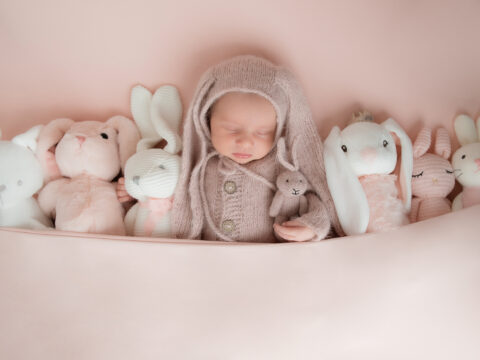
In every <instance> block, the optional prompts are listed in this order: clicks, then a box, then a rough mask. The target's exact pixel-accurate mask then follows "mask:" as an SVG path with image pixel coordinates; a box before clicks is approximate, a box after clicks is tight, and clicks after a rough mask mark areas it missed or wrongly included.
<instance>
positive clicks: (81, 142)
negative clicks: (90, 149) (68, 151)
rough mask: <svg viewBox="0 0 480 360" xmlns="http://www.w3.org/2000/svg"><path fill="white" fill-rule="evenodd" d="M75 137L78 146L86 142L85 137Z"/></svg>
mask: <svg viewBox="0 0 480 360" xmlns="http://www.w3.org/2000/svg"><path fill="white" fill-rule="evenodd" d="M75 137H76V138H77V140H78V142H79V143H80V145H82V144H83V143H84V142H85V140H86V138H85V136H75Z"/></svg>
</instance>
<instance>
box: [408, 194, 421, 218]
mask: <svg viewBox="0 0 480 360" xmlns="http://www.w3.org/2000/svg"><path fill="white" fill-rule="evenodd" d="M421 201H422V200H421V199H419V198H413V199H412V208H411V210H410V222H411V223H414V222H417V220H418V210H419V209H420V202H421Z"/></svg>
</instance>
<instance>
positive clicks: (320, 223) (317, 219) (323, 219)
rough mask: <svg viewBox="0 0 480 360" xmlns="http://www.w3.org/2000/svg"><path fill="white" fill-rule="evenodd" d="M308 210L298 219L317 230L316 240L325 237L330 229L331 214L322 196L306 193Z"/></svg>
mask: <svg viewBox="0 0 480 360" xmlns="http://www.w3.org/2000/svg"><path fill="white" fill-rule="evenodd" d="M305 201H306V203H307V209H308V211H307V212H306V213H305V214H303V215H302V216H301V217H299V218H298V219H297V220H298V221H299V222H301V223H302V224H304V225H306V226H308V227H309V228H310V229H312V230H313V231H314V232H315V235H316V236H315V238H314V239H315V240H321V239H324V238H325V237H326V236H327V235H328V233H329V231H330V216H329V214H328V211H327V208H326V207H325V205H324V204H323V202H322V201H321V200H320V198H319V197H318V196H317V195H316V194H314V193H312V192H308V193H306V194H305Z"/></svg>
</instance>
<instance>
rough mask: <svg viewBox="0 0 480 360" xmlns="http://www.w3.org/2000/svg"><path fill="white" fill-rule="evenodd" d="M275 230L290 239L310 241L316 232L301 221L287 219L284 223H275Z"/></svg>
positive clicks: (279, 234) (284, 237)
mask: <svg viewBox="0 0 480 360" xmlns="http://www.w3.org/2000/svg"><path fill="white" fill-rule="evenodd" d="M273 230H274V231H275V233H276V234H277V235H278V236H280V237H281V238H283V239H285V240H289V241H309V240H312V239H313V238H314V237H315V233H314V232H313V230H312V229H310V228H309V227H308V226H305V225H303V224H302V223H301V222H300V221H297V220H291V221H286V222H284V223H283V224H282V225H280V224H273Z"/></svg>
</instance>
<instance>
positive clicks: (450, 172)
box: [445, 170, 453, 174]
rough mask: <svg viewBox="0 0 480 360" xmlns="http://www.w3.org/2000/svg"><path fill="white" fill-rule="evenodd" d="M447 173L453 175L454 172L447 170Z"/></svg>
mask: <svg viewBox="0 0 480 360" xmlns="http://www.w3.org/2000/svg"><path fill="white" fill-rule="evenodd" d="M445 171H446V172H447V174H453V171H450V170H445Z"/></svg>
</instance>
